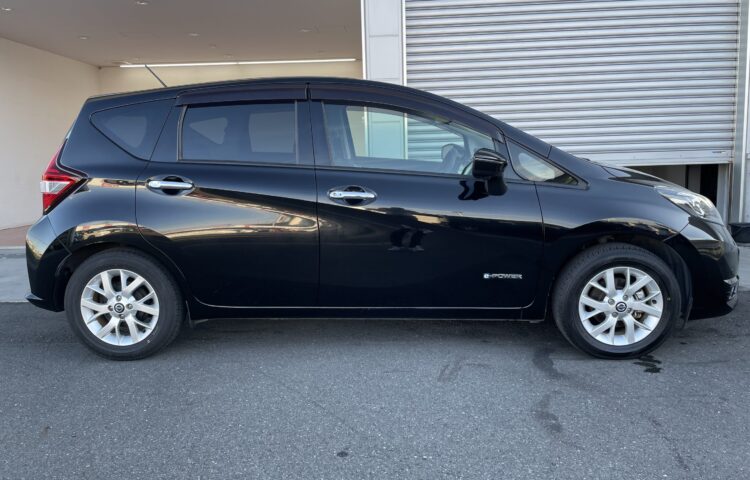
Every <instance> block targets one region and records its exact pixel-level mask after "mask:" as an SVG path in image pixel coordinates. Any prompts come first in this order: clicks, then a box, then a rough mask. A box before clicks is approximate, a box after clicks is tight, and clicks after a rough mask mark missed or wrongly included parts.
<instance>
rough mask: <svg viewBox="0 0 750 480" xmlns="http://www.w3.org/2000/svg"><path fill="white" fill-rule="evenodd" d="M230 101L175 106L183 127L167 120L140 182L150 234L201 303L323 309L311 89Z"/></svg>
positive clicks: (144, 225) (143, 225) (143, 221)
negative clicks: (308, 92) (320, 305)
mask: <svg viewBox="0 0 750 480" xmlns="http://www.w3.org/2000/svg"><path fill="white" fill-rule="evenodd" d="M288 93H289V92H285V94H288ZM231 95H232V97H231V100H232V101H231V102H229V103H223V102H222V97H221V96H219V97H217V98H210V96H209V97H208V98H206V95H204V96H203V97H198V98H195V99H194V100H195V103H191V99H190V98H188V99H183V102H182V103H184V105H182V106H179V107H176V108H177V109H178V110H180V111H179V112H177V113H176V114H174V115H172V120H174V118H181V121H171V122H169V121H168V123H167V126H166V127H165V132H164V133H163V134H162V138H161V139H160V144H159V145H157V149H156V153H155V155H154V159H152V161H151V162H150V163H149V165H148V167H147V168H146V170H145V171H144V172H143V174H142V175H141V177H140V181H139V185H138V188H137V194H136V203H137V208H136V214H137V218H138V223H139V226H140V229H141V232H142V233H143V235H144V237H145V238H146V239H147V240H148V241H150V242H151V243H152V244H153V245H155V246H156V247H157V248H159V249H160V250H161V251H162V252H163V253H164V254H165V255H166V256H168V257H169V258H170V259H171V260H173V261H174V263H175V264H176V265H177V266H178V267H179V268H180V269H181V270H182V272H183V274H184V275H185V277H186V280H187V283H188V286H189V288H190V291H191V293H192V294H193V295H194V296H195V297H196V298H197V299H198V300H199V301H200V302H203V303H205V304H209V305H218V306H231V307H247V306H311V305H316V303H317V294H318V292H317V285H318V222H317V216H316V203H315V202H316V191H315V173H314V170H313V165H312V148H311V147H312V145H311V139H310V124H309V109H308V104H307V102H306V99H305V97H306V93H305V87H304V86H301V87H300V88H299V91H298V95H296V96H292V97H291V98H286V99H285V98H283V97H282V98H277V99H275V100H273V101H249V102H247V101H242V99H243V97H242V95H241V92H240V93H238V92H232V93H231ZM252 96H254V97H264V96H267V95H259V94H258V92H257V91H256V92H254V94H253V95H252ZM277 97H278V95H277ZM217 102H218V103H217ZM182 109H184V112H182V111H181V110H182ZM178 124H179V125H178ZM170 129H174V130H177V131H179V132H180V135H176V133H177V132H176V131H172V130H170ZM177 138H181V142H180V143H181V145H176V142H177V140H176V139H177ZM163 142H167V144H168V145H167V146H166V147H163ZM175 147H177V148H175ZM164 151H167V152H172V153H171V154H166V155H162V153H163V152H164ZM176 152H180V153H179V154H177V153H176Z"/></svg>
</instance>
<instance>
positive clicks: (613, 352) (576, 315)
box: [552, 243, 681, 358]
mask: <svg viewBox="0 0 750 480" xmlns="http://www.w3.org/2000/svg"><path fill="white" fill-rule="evenodd" d="M680 305H681V292H680V288H679V284H678V283H677V280H676V278H675V275H674V273H673V272H672V271H671V269H670V268H669V267H668V266H667V264H666V263H664V261H663V260H662V259H661V258H659V257H658V256H656V255H654V254H653V253H651V252H649V251H648V250H645V249H643V248H640V247H637V246H634V245H629V244H622V243H609V244H604V245H599V246H596V247H593V248H590V249H588V250H586V251H584V252H582V253H581V254H579V255H578V256H577V257H576V258H574V259H573V260H572V261H571V262H570V263H569V264H568V265H567V266H566V267H565V268H564V270H563V272H562V273H561V275H560V276H559V278H558V280H557V282H556V287H555V291H554V294H553V305H552V308H553V316H554V318H555V322H556V323H557V326H558V328H559V329H560V331H561V332H562V333H563V335H564V336H565V338H567V339H568V341H570V343H572V344H573V345H574V346H576V347H578V348H579V349H581V350H583V351H584V352H586V353H589V354H591V355H595V356H598V357H603V358H633V357H638V356H640V355H644V354H646V353H648V352H650V351H652V350H653V349H655V348H656V347H658V346H659V345H661V344H662V343H663V342H664V340H666V338H667V337H668V336H669V334H670V333H671V331H672V329H673V327H674V325H675V324H676V323H677V321H678V319H679V315H680Z"/></svg>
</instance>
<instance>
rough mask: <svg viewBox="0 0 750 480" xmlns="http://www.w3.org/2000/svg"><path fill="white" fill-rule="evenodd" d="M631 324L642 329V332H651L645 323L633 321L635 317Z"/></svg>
mask: <svg viewBox="0 0 750 480" xmlns="http://www.w3.org/2000/svg"><path fill="white" fill-rule="evenodd" d="M633 322H635V325H636V326H637V327H640V328H642V329H644V330H646V331H649V332H650V331H652V330H653V328H651V327H649V326H648V325H646V324H645V323H643V322H639V321H638V320H636V319H635V317H633Z"/></svg>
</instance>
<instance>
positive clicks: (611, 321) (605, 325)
mask: <svg viewBox="0 0 750 480" xmlns="http://www.w3.org/2000/svg"><path fill="white" fill-rule="evenodd" d="M615 325H617V319H616V318H614V317H609V318H607V319H606V320H604V321H603V322H602V323H600V324H599V325H597V326H596V327H594V329H593V330H591V335H592V336H593V337H598V336H599V335H601V334H602V333H604V332H606V331H607V330H609V329H611V330H612V331H613V332H614V330H615Z"/></svg>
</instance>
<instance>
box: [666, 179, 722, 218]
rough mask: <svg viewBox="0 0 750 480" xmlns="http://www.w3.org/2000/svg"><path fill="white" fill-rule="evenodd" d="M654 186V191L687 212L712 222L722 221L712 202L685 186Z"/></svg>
mask: <svg viewBox="0 0 750 480" xmlns="http://www.w3.org/2000/svg"><path fill="white" fill-rule="evenodd" d="M654 188H656V191H657V192H659V193H660V194H661V196H663V197H664V198H666V199H667V200H669V201H670V202H672V203H674V204H675V205H677V206H678V207H680V208H681V209H683V210H685V211H686V212H688V213H689V214H691V215H695V216H696V217H701V218H703V219H706V220H709V221H712V222H718V223H724V221H723V220H722V219H721V215H719V211H718V210H716V207H715V206H714V204H713V203H712V202H711V200H709V199H707V198H706V197H704V196H703V195H699V194H697V193H695V192H691V191H690V190H688V189H687V188H682V187H677V186H674V187H673V186H670V185H657V186H656V187H654Z"/></svg>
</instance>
